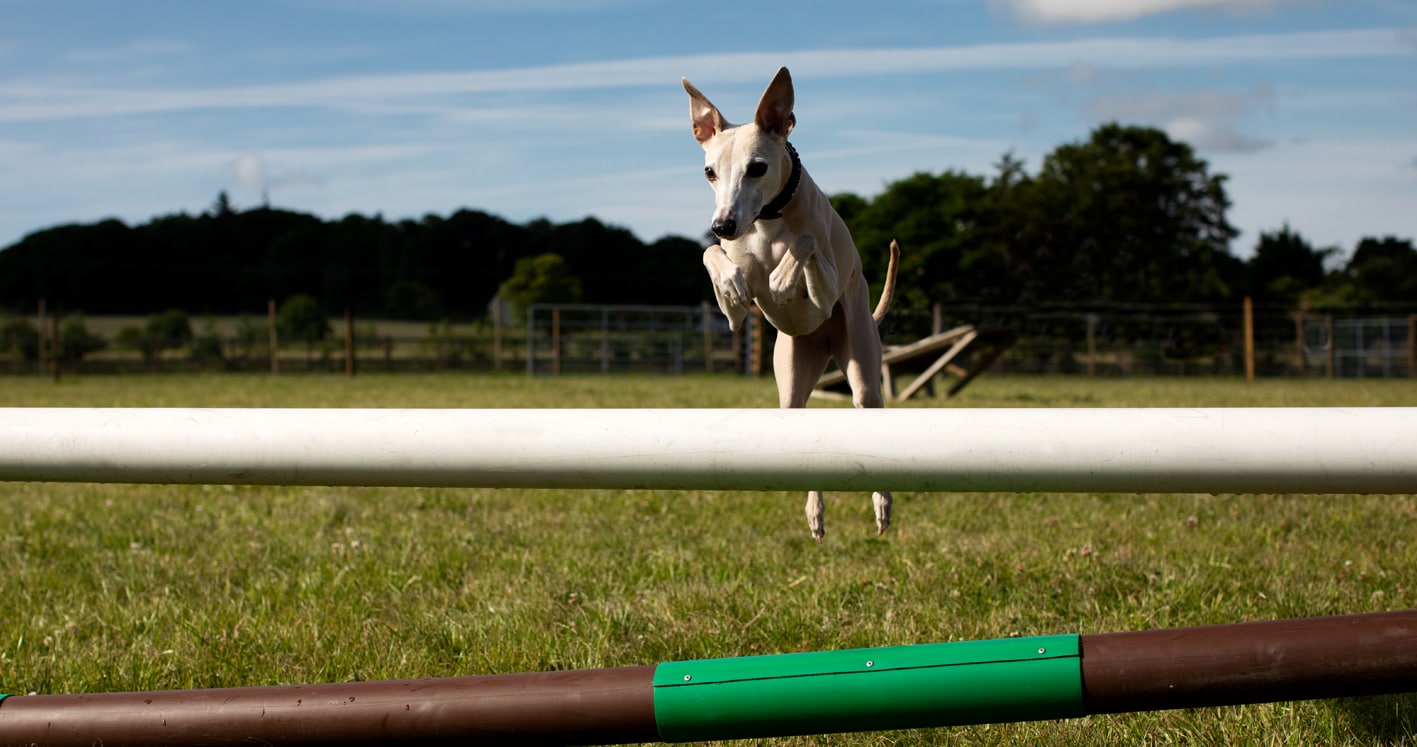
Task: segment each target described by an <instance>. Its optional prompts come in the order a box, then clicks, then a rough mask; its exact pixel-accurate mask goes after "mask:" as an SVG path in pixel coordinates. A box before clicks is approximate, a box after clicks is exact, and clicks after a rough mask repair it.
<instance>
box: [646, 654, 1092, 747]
mask: <svg viewBox="0 0 1417 747" xmlns="http://www.w3.org/2000/svg"><path fill="white" fill-rule="evenodd" d="M1080 648H1081V644H1080V637H1079V636H1077V635H1060V636H1044V637H1035V638H1009V639H1002V640H993V641H968V642H962V643H936V644H929V645H923V646H893V647H889V648H863V649H853V650H847V651H824V652H813V653H801V654H780V655H776V656H749V657H741V658H734V659H705V660H701V661H681V662H666V663H663V664H660V665H659V666H658V667H656V668H655V672H654V717H655V723H656V725H657V726H658V728H659V735H660V738H661V739H663V740H665V741H666V742H687V741H696V740H711V739H742V738H749V737H778V736H794V735H803V734H830V733H837V732H851V731H874V730H878V729H911V728H918V727H935V726H959V725H963V724H979V723H1002V722H1009V721H1037V720H1047V719H1055V718H1075V717H1079V716H1084V715H1086V712H1085V710H1084V708H1083V700H1082V656H1081V650H1080Z"/></svg>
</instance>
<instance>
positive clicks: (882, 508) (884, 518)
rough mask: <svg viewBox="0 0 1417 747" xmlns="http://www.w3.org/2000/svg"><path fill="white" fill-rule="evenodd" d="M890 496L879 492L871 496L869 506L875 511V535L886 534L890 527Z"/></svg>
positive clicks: (884, 492)
mask: <svg viewBox="0 0 1417 747" xmlns="http://www.w3.org/2000/svg"><path fill="white" fill-rule="evenodd" d="M891 501H892V499H891V494H890V493H888V492H886V491H880V492H877V493H872V494H871V506H872V508H874V509H875V510H876V535H877V536H879V535H882V534H885V533H886V528H887V527H889V526H890V525H891Z"/></svg>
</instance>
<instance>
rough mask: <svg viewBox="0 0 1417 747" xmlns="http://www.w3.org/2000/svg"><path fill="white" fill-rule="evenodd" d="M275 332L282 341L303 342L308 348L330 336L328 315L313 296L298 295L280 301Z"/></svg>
mask: <svg viewBox="0 0 1417 747" xmlns="http://www.w3.org/2000/svg"><path fill="white" fill-rule="evenodd" d="M276 332H277V333H278V334H279V335H280V339H282V340H293V341H298V342H303V343H305V345H306V347H307V348H309V347H312V346H313V345H314V344H315V343H317V342H319V341H321V340H323V339H325V338H327V337H329V336H330V334H331V330H330V315H329V314H328V313H327V312H326V311H325V309H324V308H323V307H321V306H320V302H319V301H316V300H315V297H314V296H310V295H306V294H303V293H298V294H296V295H294V296H291V297H290V298H287V299H285V300H284V301H281V303H280V307H279V308H278V309H277V310H276Z"/></svg>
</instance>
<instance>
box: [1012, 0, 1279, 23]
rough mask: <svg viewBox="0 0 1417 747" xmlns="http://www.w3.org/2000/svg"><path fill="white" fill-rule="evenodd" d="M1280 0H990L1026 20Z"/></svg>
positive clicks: (1105, 18)
mask: <svg viewBox="0 0 1417 747" xmlns="http://www.w3.org/2000/svg"><path fill="white" fill-rule="evenodd" d="M1281 1H1282V0H990V2H989V5H990V7H991V8H993V9H994V10H995V11H998V12H1002V13H1003V14H1005V15H1008V16H1012V17H1013V18H1016V19H1018V20H1020V21H1024V22H1026V23H1039V24H1050V23H1105V22H1111V21H1132V20H1136V19H1138V18H1143V17H1145V16H1152V15H1157V14H1160V13H1171V12H1174V11H1178V10H1212V11H1224V12H1227V13H1235V12H1245V11H1254V10H1260V9H1266V8H1269V7H1272V6H1275V5H1278V4H1280V2H1281Z"/></svg>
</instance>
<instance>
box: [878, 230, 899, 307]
mask: <svg viewBox="0 0 1417 747" xmlns="http://www.w3.org/2000/svg"><path fill="white" fill-rule="evenodd" d="M899 265H900V246H899V245H898V244H896V243H895V239H891V262H890V264H889V265H887V266H886V287H884V288H882V289H881V300H879V301H877V302H876V310H875V311H873V312H871V318H872V319H875V320H876V325H877V326H880V324H881V320H882V319H885V318H886V312H887V311H890V310H891V300H892V299H894V298H895V271H896V268H897V266H899Z"/></svg>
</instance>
